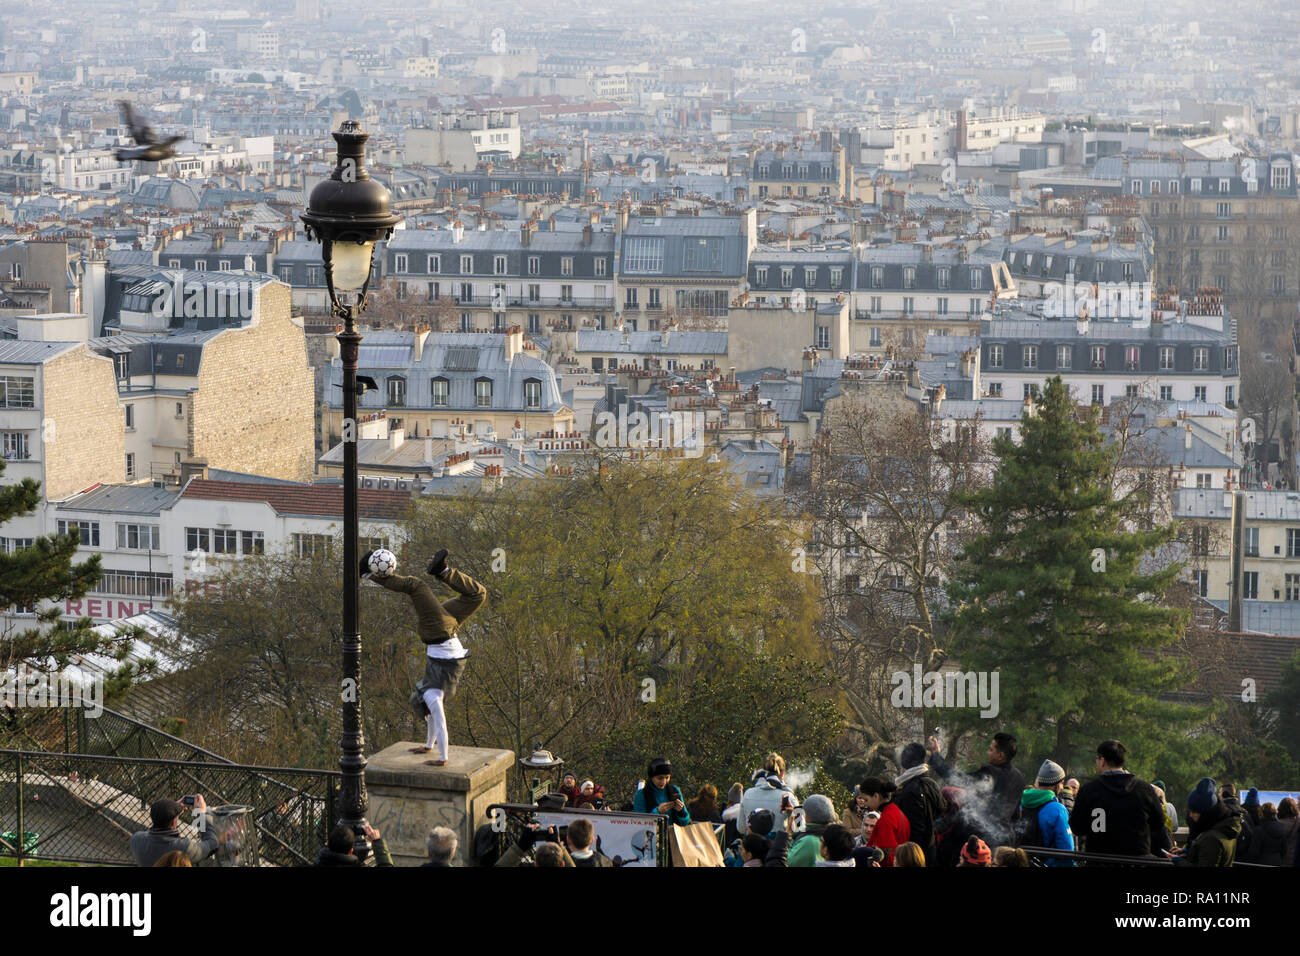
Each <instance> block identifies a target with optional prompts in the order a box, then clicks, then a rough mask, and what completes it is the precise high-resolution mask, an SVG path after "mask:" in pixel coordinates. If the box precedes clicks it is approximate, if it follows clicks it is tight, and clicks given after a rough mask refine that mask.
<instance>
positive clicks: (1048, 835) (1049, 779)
mask: <svg viewBox="0 0 1300 956" xmlns="http://www.w3.org/2000/svg"><path fill="white" fill-rule="evenodd" d="M1064 784H1065V771H1064V770H1062V769H1061V765H1060V764H1058V763H1055V762H1054V761H1051V760H1044V761H1043V765H1042V766H1041V767H1039V768H1038V776H1037V777H1036V778H1035V779H1034V785H1033V786H1032V787H1026V788H1025V792H1024V793H1022V794H1021V795H1020V815H1021V821H1022V822H1021V823H1020V824H1018V825H1017V829H1018V830H1019V832H1020V835H1021V836H1022V837H1026V836H1027V839H1022V840H1020V841H1018V842H1023V843H1025V845H1031V842H1032V844H1033V845H1037V846H1045V847H1049V848H1051V849H1053V850H1073V849H1074V834H1073V833H1071V832H1070V812H1069V811H1068V810H1066V809H1065V806H1064V804H1062V803H1061V802H1060V801H1059V800H1058V799H1057V794H1059V793H1060V792H1061V787H1062V786H1063V785H1064ZM1031 814H1036V815H1037V818H1038V833H1037V835H1036V836H1033V835H1032V828H1026V827H1025V826H1024V823H1025V822H1027V821H1028V819H1029V818H1030V815H1031ZM1046 865H1047V866H1074V861H1073V860H1060V859H1056V858H1049V859H1048V860H1047V861H1046Z"/></svg>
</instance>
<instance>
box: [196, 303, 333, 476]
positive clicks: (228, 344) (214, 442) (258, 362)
mask: <svg viewBox="0 0 1300 956" xmlns="http://www.w3.org/2000/svg"><path fill="white" fill-rule="evenodd" d="M254 308H255V315H256V322H255V323H254V324H251V325H249V326H246V327H244V328H240V329H230V330H228V331H226V332H223V333H222V334H221V335H219V336H217V337H216V338H215V339H213V340H212V341H210V342H208V343H207V344H206V345H205V346H204V348H203V363H202V366H201V367H200V370H199V378H198V388H197V390H196V391H195V392H194V394H193V396H192V398H191V404H190V409H189V411H190V415H189V432H188V440H189V454H190V456H192V457H199V458H204V459H206V460H207V462H208V465H209V466H210V467H212V468H224V469H228V470H231V471H244V472H250V473H252V474H256V475H266V476H268V477H271V478H289V479H294V480H297V481H305V480H308V479H310V478H311V477H312V474H313V471H314V464H315V457H314V453H313V423H314V420H315V418H314V415H315V412H314V403H313V394H314V391H315V386H314V381H313V376H312V369H311V366H310V365H309V364H308V362H307V344H306V337H305V335H304V333H303V330H302V327H301V326H298V325H295V324H294V322H293V321H292V319H291V317H290V290H289V287H288V286H286V285H283V284H281V283H278V282H277V283H272V284H270V285H267V286H264V287H263V288H262V289H261V290H259V291H258V293H257V295H256V300H255V305H254Z"/></svg>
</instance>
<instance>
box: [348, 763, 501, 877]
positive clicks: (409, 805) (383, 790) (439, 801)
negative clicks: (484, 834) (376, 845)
mask: <svg viewBox="0 0 1300 956" xmlns="http://www.w3.org/2000/svg"><path fill="white" fill-rule="evenodd" d="M421 743H423V741H401V742H399V743H395V744H393V745H392V746H391V747H388V748H386V749H384V750H382V751H380V752H379V753H377V754H375V755H374V756H373V757H370V758H368V759H367V763H366V790H367V791H368V793H369V795H370V810H369V812H368V813H367V814H366V818H367V819H368V820H369V821H370V825H371V826H373V827H374V828H375V829H377V830H378V831H379V832H380V834H382V835H383V838H384V843H385V844H386V845H387V846H388V851H389V852H390V853H391V854H392V856H393V863H394V864H395V865H397V866H419V865H420V864H422V863H426V862H428V859H429V857H428V854H427V853H426V852H425V848H424V840H425V837H427V836H428V834H429V831H430V830H432V829H433V828H434V827H450V828H451V829H453V830H455V831H456V834H457V836H459V837H460V849H459V859H460V863H461V864H462V865H464V864H466V863H468V862H469V859H470V857H471V855H472V853H473V839H474V831H475V830H476V829H477V828H478V826H479V825H480V824H482V823H486V822H488V815H487V808H488V807H489V806H490V805H491V804H494V803H504V802H505V799H506V774H507V773H508V772H509V771H510V768H511V767H513V766H514V765H515V755H514V752H513V751H510V750H488V749H486V748H483V747H452V748H450V752H449V753H448V754H447V765H446V766H445V767H429V766H426V765H425V763H424V762H425V761H426V760H429V759H433V758H434V756H435V755H431V754H413V753H411V748H412V747H418V746H420V745H421ZM435 754H436V752H435Z"/></svg>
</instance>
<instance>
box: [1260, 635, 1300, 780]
mask: <svg viewBox="0 0 1300 956" xmlns="http://www.w3.org/2000/svg"><path fill="white" fill-rule="evenodd" d="M1267 704H1268V706H1269V707H1270V708H1272V710H1273V712H1274V713H1275V715H1276V717H1275V719H1274V721H1273V724H1272V736H1273V739H1274V740H1276V742H1277V743H1279V744H1281V745H1282V747H1284V748H1285V749H1286V752H1287V753H1288V754H1289V755H1290V756H1291V759H1292V760H1294V761H1296V762H1298V763H1300V651H1297V652H1296V653H1295V654H1293V655H1292V657H1291V659H1290V660H1289V661H1287V662H1286V664H1284V665H1283V666H1282V680H1281V683H1280V684H1279V685H1278V688H1277V690H1275V691H1274V692H1273V693H1272V694H1270V695H1269V696H1268V698H1267Z"/></svg>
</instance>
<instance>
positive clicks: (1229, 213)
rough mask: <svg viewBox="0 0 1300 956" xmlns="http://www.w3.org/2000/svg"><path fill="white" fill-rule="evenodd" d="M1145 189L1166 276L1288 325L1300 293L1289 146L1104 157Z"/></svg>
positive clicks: (1299, 207)
mask: <svg viewBox="0 0 1300 956" xmlns="http://www.w3.org/2000/svg"><path fill="white" fill-rule="evenodd" d="M1103 164H1110V165H1111V166H1114V167H1115V171H1116V172H1121V171H1122V176H1123V181H1124V189H1125V192H1127V193H1129V194H1131V195H1134V196H1137V197H1139V199H1140V201H1141V206H1142V213H1143V215H1144V216H1145V218H1146V220H1147V222H1148V223H1149V224H1150V226H1151V232H1152V236H1153V238H1154V239H1155V241H1156V246H1157V249H1158V250H1159V252H1158V255H1159V262H1158V264H1159V270H1160V276H1161V281H1162V283H1165V284H1166V285H1168V284H1172V285H1174V286H1176V287H1177V288H1179V289H1184V290H1189V291H1190V290H1194V289H1198V288H1201V287H1203V286H1206V287H1215V288H1218V289H1220V290H1221V291H1222V292H1223V295H1224V300H1225V302H1226V303H1227V306H1228V308H1229V309H1230V311H1232V313H1233V314H1234V315H1237V316H1239V317H1240V318H1241V319H1242V321H1246V322H1254V321H1255V320H1256V318H1262V317H1267V318H1271V319H1273V320H1276V321H1281V322H1284V323H1286V325H1288V326H1289V324H1290V322H1291V320H1292V319H1293V318H1294V317H1295V304H1296V300H1297V299H1298V298H1300V252H1297V251H1296V240H1297V239H1300V193H1298V192H1297V188H1296V185H1297V184H1296V178H1297V177H1296V170H1295V165H1294V161H1293V159H1292V158H1291V155H1290V154H1289V153H1281V152H1279V153H1271V154H1269V155H1268V156H1267V157H1259V158H1255V157H1244V158H1239V159H1237V160H1180V161H1174V160H1160V161H1156V160H1135V159H1129V160H1128V161H1127V163H1125V162H1124V159H1123V158H1122V157H1115V158H1111V159H1107V160H1103V161H1101V162H1099V163H1098V167H1101V166H1102V165H1103Z"/></svg>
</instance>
